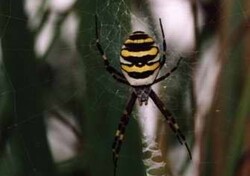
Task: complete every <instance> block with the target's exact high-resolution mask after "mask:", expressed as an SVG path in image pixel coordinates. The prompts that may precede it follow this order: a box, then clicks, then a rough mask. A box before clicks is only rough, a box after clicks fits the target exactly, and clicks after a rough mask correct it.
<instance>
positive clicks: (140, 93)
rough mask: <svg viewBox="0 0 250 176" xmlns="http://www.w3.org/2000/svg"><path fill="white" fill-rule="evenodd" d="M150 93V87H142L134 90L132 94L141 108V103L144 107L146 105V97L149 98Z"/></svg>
mask: <svg viewBox="0 0 250 176" xmlns="http://www.w3.org/2000/svg"><path fill="white" fill-rule="evenodd" d="M150 91H151V87H149V86H142V87H135V88H134V92H135V94H136V96H137V99H138V101H139V105H140V106H142V105H143V103H145V105H147V104H148V97H149V93H150Z"/></svg>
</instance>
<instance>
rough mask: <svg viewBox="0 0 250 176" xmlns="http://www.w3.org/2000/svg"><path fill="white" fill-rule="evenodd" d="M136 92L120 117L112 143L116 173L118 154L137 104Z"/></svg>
mask: <svg viewBox="0 0 250 176" xmlns="http://www.w3.org/2000/svg"><path fill="white" fill-rule="evenodd" d="M136 98H137V97H136V94H135V93H134V92H133V93H132V95H131V97H130V99H129V101H128V103H127V105H126V108H125V110H124V112H123V115H122V117H121V119H120V123H119V125H118V129H117V131H116V135H115V139H114V142H113V145H112V151H113V163H114V175H116V169H117V161H118V156H119V152H120V150H121V146H122V142H123V139H124V134H125V129H126V126H127V125H128V122H129V115H130V114H131V112H132V109H133V107H134V104H135V100H136Z"/></svg>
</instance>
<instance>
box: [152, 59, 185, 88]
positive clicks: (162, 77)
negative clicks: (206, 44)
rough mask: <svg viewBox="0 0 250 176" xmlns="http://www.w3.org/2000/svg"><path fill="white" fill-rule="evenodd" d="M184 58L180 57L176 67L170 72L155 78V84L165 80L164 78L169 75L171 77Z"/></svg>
mask: <svg viewBox="0 0 250 176" xmlns="http://www.w3.org/2000/svg"><path fill="white" fill-rule="evenodd" d="M181 60H182V58H180V59H179V60H178V62H177V64H176V66H175V67H174V68H172V69H171V70H170V71H169V72H167V73H165V74H164V75H162V76H161V77H159V78H157V79H155V80H154V82H153V84H156V83H158V82H161V81H163V80H164V79H166V78H167V77H169V76H170V75H171V74H172V73H173V72H174V71H176V70H177V69H178V67H179V65H180V62H181Z"/></svg>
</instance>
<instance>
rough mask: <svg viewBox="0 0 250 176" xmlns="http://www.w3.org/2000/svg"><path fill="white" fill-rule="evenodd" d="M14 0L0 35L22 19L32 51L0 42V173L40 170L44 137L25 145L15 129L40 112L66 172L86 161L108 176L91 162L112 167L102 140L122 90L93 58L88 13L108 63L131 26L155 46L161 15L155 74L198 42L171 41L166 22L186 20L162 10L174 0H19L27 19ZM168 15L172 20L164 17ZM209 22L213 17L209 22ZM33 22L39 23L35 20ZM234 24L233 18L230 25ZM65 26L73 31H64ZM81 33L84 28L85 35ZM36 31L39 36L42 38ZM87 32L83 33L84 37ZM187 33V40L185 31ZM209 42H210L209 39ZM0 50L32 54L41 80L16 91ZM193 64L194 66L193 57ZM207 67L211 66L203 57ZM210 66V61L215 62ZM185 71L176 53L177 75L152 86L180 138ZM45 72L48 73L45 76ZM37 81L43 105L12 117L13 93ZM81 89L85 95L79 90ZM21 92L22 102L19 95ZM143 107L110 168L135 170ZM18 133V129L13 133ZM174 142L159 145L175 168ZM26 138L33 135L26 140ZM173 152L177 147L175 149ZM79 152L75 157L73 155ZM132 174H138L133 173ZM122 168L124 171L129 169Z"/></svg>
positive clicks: (237, 14)
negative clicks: (162, 55)
mask: <svg viewBox="0 0 250 176" xmlns="http://www.w3.org/2000/svg"><path fill="white" fill-rule="evenodd" d="M61 2H62V1H61ZM223 2H224V4H225V5H226V4H227V1H223ZM15 3H16V2H14V1H13V0H9V1H6V2H4V4H5V5H4V6H3V7H4V9H3V10H1V11H0V18H1V20H0V23H1V33H0V37H1V40H4V38H5V37H9V32H10V30H13V29H12V25H13V24H14V25H15V24H19V23H27V24H28V25H29V28H30V30H31V31H32V32H33V33H34V50H33V49H32V47H26V46H27V45H24V46H23V47H20V45H16V46H15V45H14V46H13V47H12V48H5V47H4V46H1V52H0V58H1V61H2V67H1V74H0V80H1V84H0V90H1V91H0V92H1V100H0V107H1V117H0V118H1V125H2V126H0V128H1V129H2V130H1V133H2V137H1V138H2V139H1V140H2V141H1V143H2V144H1V145H3V147H2V146H1V147H2V148H1V152H2V151H4V152H5V153H6V154H5V155H3V156H1V164H0V165H1V166H0V167H1V169H0V170H1V171H0V173H1V174H2V175H5V176H8V175H15V174H19V173H18V171H20V170H22V171H26V173H31V175H32V174H33V175H36V172H37V171H38V170H39V171H41V170H42V169H41V166H39V165H38V164H39V162H37V159H36V158H35V157H36V156H39V155H36V156H33V154H34V153H33V152H34V151H39V150H38V149H37V148H39V147H37V146H42V147H41V148H43V147H44V146H45V147H44V148H46V145H47V144H46V145H42V144H41V143H42V142H44V141H45V140H44V139H43V140H42V139H41V140H40V139H39V138H38V139H37V141H36V143H32V142H31V143H28V142H27V141H28V140H29V138H30V137H31V136H29V135H27V134H28V132H22V131H23V130H24V129H23V128H26V127H30V128H29V129H28V130H31V129H34V128H36V127H37V126H36V125H37V123H40V122H41V123H42V121H40V119H41V118H43V117H46V118H45V120H46V123H45V124H46V125H45V124H44V126H43V127H44V129H43V130H45V129H46V130H47V134H48V135H47V136H48V138H49V144H48V146H47V147H48V148H49V149H52V153H53V158H54V159H55V160H56V161H57V162H58V163H61V162H62V161H68V162H66V165H67V166H70V167H72V168H73V169H72V170H74V169H75V170H80V171H81V172H83V171H82V170H84V169H86V168H87V166H89V165H92V166H91V167H90V172H92V174H93V175H97V174H98V173H109V174H111V173H112V169H107V168H105V167H101V168H100V169H99V170H96V171H95V168H96V166H99V165H101V163H103V162H104V163H105V159H107V160H109V162H108V163H107V165H108V166H109V167H110V168H112V161H110V158H111V157H109V156H110V155H111V147H110V146H111V145H110V144H112V139H113V135H114V131H115V129H116V126H117V124H118V122H119V117H120V116H121V114H122V111H123V108H124V106H125V103H126V102H127V100H128V95H129V93H130V89H129V88H128V87H125V86H123V85H119V84H117V83H115V81H114V80H113V78H112V77H111V76H109V75H108V74H107V73H106V72H105V68H104V66H103V63H102V61H101V57H98V52H97V50H96V47H95V44H94V42H95V35H94V32H93V31H94V30H95V26H94V16H95V15H97V17H98V23H99V29H100V39H101V43H102V45H103V48H104V51H105V52H106V54H107V56H108V57H109V59H110V62H111V64H112V65H114V66H115V67H116V68H119V59H118V58H119V50H120V48H121V45H122V42H123V41H124V39H125V37H126V36H128V35H129V34H130V33H131V31H133V30H144V31H146V32H148V33H149V34H150V35H152V36H153V37H154V38H155V39H156V41H157V43H159V45H161V42H162V39H161V34H160V31H159V24H158V18H162V20H163V25H164V26H165V27H164V30H165V33H166V40H167V44H168V52H169V53H170V56H169V57H168V58H169V60H168V61H167V63H166V65H165V66H164V69H163V71H162V72H164V71H168V70H169V69H171V68H172V67H173V66H174V65H175V63H176V61H177V60H178V58H179V57H180V56H183V57H189V56H190V55H188V56H187V55H186V54H187V53H188V54H190V53H191V54H192V53H193V52H198V53H199V52H201V51H203V49H202V48H201V49H199V50H198V51H193V50H192V45H193V44H192V41H191V39H187V41H184V40H180V39H178V37H177V38H174V36H178V34H180V33H177V34H176V33H175V31H174V29H172V28H171V26H178V25H177V24H178V23H180V22H182V21H185V20H187V19H185V18H184V19H183V18H181V17H180V16H177V14H175V15H176V18H173V17H172V16H171V14H173V11H171V10H176V9H171V8H170V7H172V8H174V7H176V4H174V3H176V2H174V1H169V3H170V4H171V3H173V4H174V5H173V4H172V5H173V6H170V5H169V4H168V5H165V4H164V3H163V2H162V1H155V2H153V1H148V2H147V3H145V2H141V1H136V2H135V3H134V4H131V2H130V3H129V2H128V1H126V0H121V1H112V0H108V1H101V0H96V1H94V2H91V1H86V2H84V3H82V4H81V3H79V4H81V5H83V4H84V5H88V4H91V5H92V4H94V8H93V9H87V7H81V8H80V7H78V10H76V11H77V12H76V11H75V10H74V8H75V6H74V4H75V3H76V2H74V1H65V3H62V4H64V6H63V5H62V4H60V5H59V2H58V1H56V0H54V1H51V2H48V1H42V0H41V1H39V2H38V1H37V2H36V3H34V2H33V3H31V1H25V3H26V6H25V11H26V14H27V16H28V18H25V17H24V16H20V15H19V13H17V12H16V10H17V7H16V4H15ZM180 3H182V5H183V4H184V5H183V6H184V7H186V6H188V4H189V3H188V2H187V1H180ZM6 4H7V5H6ZM28 4H29V5H30V6H29V5H28ZM76 4H77V3H76ZM162 4H164V5H162ZM77 5H78V4H77ZM131 6H132V8H131ZM180 6H181V5H180ZM72 7H74V8H72ZM243 7H244V5H243V2H240V1H238V2H237V3H236V6H235V9H236V10H234V11H233V12H232V18H242V19H245V18H247V13H248V11H247V10H244V8H243ZM32 8H33V11H32ZM189 8H190V7H189ZM48 9H49V10H48ZM72 9H73V10H72ZM76 9H77V8H76ZM217 10H218V12H220V10H221V9H220V8H218V9H217ZM38 12H39V13H38ZM184 12H185V14H184V16H185V17H187V16H190V17H191V16H192V14H191V12H190V11H189V12H187V11H184ZM46 13H48V17H46V15H44V14H46ZM200 13H202V12H200ZM203 13H204V12H203ZM61 18H62V20H61ZM81 18H83V19H84V20H85V21H84V20H83V21H84V22H83V23H85V24H84V25H83V26H81V24H80V20H81ZM43 20H44V22H43ZM172 20H173V21H174V22H176V23H170V21H172ZM173 21H172V22H173ZM236 21H237V20H236ZM203 23H204V21H203ZM209 23H214V21H209ZM39 24H40V25H41V24H43V25H41V26H40V25H39ZM87 24H88V25H87ZM57 25H58V26H59V28H60V29H59V30H58V29H57V28H58V26H57ZM202 25H204V24H202V22H201V26H202ZM234 25H238V24H235V23H234ZM70 27H72V28H73V29H70ZM179 29H180V30H181V31H183V27H180V26H179ZM188 29H189V28H188V27H187V28H186V30H188ZM190 30H191V29H190ZM46 31H47V32H46ZM58 33H59V35H58ZM182 33H183V32H182ZM187 33H188V32H187ZM77 34H78V35H80V36H81V35H82V37H80V39H83V41H81V40H79V39H78V38H77V36H78V35H77ZM84 34H90V36H87V35H84ZM44 36H47V38H45V37H44ZM88 37H89V38H90V39H85V38H88ZM44 38H45V39H44ZM190 38H192V36H191V37H190ZM16 40H18V39H16ZM77 40H78V42H77ZM12 41H15V40H12ZM86 41H87V42H86ZM17 42H20V41H17ZM185 42H187V45H184V44H183V43H185ZM76 43H77V44H76ZM211 43H212V42H211ZM211 45H215V44H214V43H212V44H211ZM190 46H191V47H190ZM211 48H212V47H211ZM6 50H12V51H13V52H19V54H20V55H21V57H20V58H23V57H22V55H24V56H26V53H27V52H30V53H34V55H35V56H36V58H38V59H37V60H38V62H41V63H42V64H41V65H42V66H41V68H39V71H41V74H42V80H43V82H42V84H41V83H39V82H37V81H35V84H33V83H31V82H26V81H25V80H23V82H22V81H20V82H22V83H23V84H21V86H20V87H18V89H17V88H16V85H15V81H13V76H12V74H13V73H12V72H11V73H10V71H8V69H9V67H8V66H7V65H8V64H12V63H9V61H7V60H5V59H4V58H3V57H4V56H5V55H4V54H3V53H4V52H6ZM78 50H83V51H78ZM204 50H205V49H204ZM230 54H231V53H229V55H230ZM204 58H205V56H204ZM16 59H18V56H17V58H16ZM207 60H208V59H207ZM194 64H195V65H199V63H194ZM203 64H204V63H203ZM201 65H202V63H201ZM210 65H213V64H211V63H210ZM214 65H216V63H215V64H214ZM18 69H21V68H20V67H18V66H16V70H18ZM192 71H193V70H192V66H190V64H189V61H188V60H187V59H183V62H182V65H181V68H180V71H177V73H176V74H175V75H172V76H171V77H170V78H169V79H168V80H167V81H165V82H163V83H161V84H159V85H158V86H156V87H154V89H155V90H156V91H157V93H158V95H159V96H160V98H161V99H162V100H163V101H164V102H165V103H166V105H167V107H169V109H170V110H171V111H172V112H173V114H174V116H175V117H176V118H177V121H178V123H179V125H180V126H181V129H183V131H184V132H185V134H186V136H187V137H188V139H190V136H194V135H195V134H194V127H193V126H192V125H191V121H192V118H191V117H188V119H187V118H186V116H185V115H187V114H189V115H190V113H191V112H190V108H192V106H191V105H190V100H188V99H190V96H191V95H190V90H188V89H189V86H188V85H190V84H191V82H190V81H191V79H192V78H193V76H192ZM20 72H21V70H20ZM17 73H18V72H16V74H17ZM18 74H21V73H18ZM50 74H52V76H51V75H50ZM232 74H233V73H232ZM44 75H45V78H44ZM197 79H198V78H197ZM25 83H27V84H25ZM41 86H44V87H45V88H44V87H43V88H44V89H45V90H46V91H45V92H46V93H45V99H46V103H47V104H46V105H45V107H43V108H42V110H41V109H40V110H38V111H33V110H31V111H30V113H27V115H26V116H25V117H24V118H23V119H20V116H22V115H20V113H22V111H20V107H17V106H20V103H19V101H20V100H17V95H20V94H22V91H23V90H24V91H25V90H32V89H31V87H34V88H37V87H41ZM38 91H39V90H38ZM181 91H184V92H181ZM166 92H167V93H166ZM86 94H89V95H87V96H85V95H86ZM23 95H25V94H23ZM235 96H236V95H235ZM23 97H24V101H25V100H26V98H27V97H25V96H23ZM86 97H87V98H86ZM40 98H42V97H40ZM111 98H112V100H111ZM27 100H28V98H27ZM201 101H203V100H201ZM150 103H151V102H150ZM24 104H25V102H24ZM180 107H181V108H180ZM143 108H147V107H143ZM148 109H149V111H148V112H146V110H145V109H144V110H142V111H141V110H139V108H138V107H137V109H134V112H133V113H132V118H131V122H130V124H129V127H128V129H127V133H126V140H125V143H124V145H123V147H122V152H121V157H120V160H121V161H119V162H120V164H119V168H118V170H119V169H121V170H125V168H131V170H134V171H135V170H137V169H138V170H139V169H141V170H143V164H142V161H141V141H138V139H141V135H143V134H144V133H145V132H143V131H141V129H143V128H141V129H140V125H138V124H140V118H143V116H147V114H148V113H151V112H152V111H157V110H156V107H155V106H151V105H150V107H149V108H148ZM150 110H151V111H150ZM82 111H84V112H82ZM145 112H146V114H145ZM143 113H144V114H143ZM89 114H91V116H88V115H89ZM152 116H155V117H156V118H158V117H159V116H160V115H159V114H157V112H155V114H153V115H152ZM160 118H161V117H159V118H158V121H157V122H156V123H164V122H162V121H161V120H160V122H159V119H160ZM55 119H56V120H55ZM65 119H66V120H65ZM100 119H101V120H100ZM85 120H87V122H85ZM85 123H86V124H87V125H86V124H85ZM230 123H231V121H228V122H225V124H224V125H225V127H226V128H229V127H230V126H231V125H230ZM45 126H46V128H45ZM138 127H139V128H138ZM157 127H159V128H160V129H158V132H157V137H159V136H161V135H162V134H164V135H165V133H167V134H168V133H169V134H170V135H169V136H171V131H170V130H168V131H167V132H166V131H165V129H163V127H160V126H157ZM88 128H89V129H88ZM161 129H162V130H161ZM20 131H21V133H20V135H17V134H18V133H19V132H20ZM41 131H42V130H41ZM84 132H86V135H85V134H84V135H83V136H84V137H83V136H82V133H84ZM30 133H32V132H30ZM38 133H39V132H38ZM60 133H62V135H59V134H60ZM205 133H206V132H205ZM13 134H14V135H13ZM34 135H36V132H34ZM45 135H46V133H44V135H41V134H40V137H44V136H45ZM13 136H14V137H13ZM167 136H168V135H167ZM58 138H59V140H58ZM60 138H61V140H60ZM89 138H90V139H89ZM69 139H72V140H69ZM85 139H86V141H85ZM82 140H83V141H82ZM98 140H99V141H98ZM174 140H175V139H174V137H173V139H172V137H171V140H168V141H170V143H171V144H170V145H169V146H171V147H170V149H169V147H166V148H168V154H169V155H170V158H177V159H171V163H173V164H172V165H174V166H169V167H172V168H174V169H171V170H173V172H174V173H177V172H178V171H179V170H181V169H180V168H181V167H182V166H180V165H181V164H178V163H181V162H179V161H180V160H182V158H183V157H184V158H185V155H186V154H185V153H184V151H185V149H184V148H183V147H178V145H179V144H178V143H177V142H175V141H174ZM31 141H35V140H34V139H32V140H31ZM188 141H191V140H188ZM84 142H85V143H84ZM165 142H166V141H165ZM16 143H17V144H18V145H17V146H18V147H16V148H15V147H13V146H15V145H14V144H16ZM172 143H173V144H172ZM33 144H36V145H35V146H36V147H35V148H36V150H34V151H32V150H33V147H32V145H33ZM29 145H30V146H29ZM60 146H65V147H60ZM172 148H175V149H172ZM85 150H86V151H90V153H89V154H86V153H84V151H85ZM41 151H42V152H45V153H46V152H48V151H47V150H46V149H44V150H41ZM180 152H182V154H181V155H180ZM20 153H22V154H20ZM48 153H49V152H48ZM56 153H57V154H56ZM62 153H65V157H63V156H60V155H62ZM79 153H80V156H77V154H79ZM168 154H167V155H168ZM17 156H18V157H17ZM81 156H83V158H84V157H85V156H87V158H89V163H88V161H86V160H84V159H81ZM46 157H47V158H46ZM50 157H51V156H50V154H47V155H46V156H45V157H44V158H43V160H42V162H44V161H48V163H50V164H52V161H51V160H52V159H51V158H50ZM23 158H24V159H23ZM72 158H73V159H72ZM74 158H77V160H79V161H84V162H85V164H83V165H84V166H82V168H81V167H80V166H79V167H76V166H75V161H74ZM166 158H167V157H166ZM22 159H23V160H22ZM227 159H229V160H230V159H231V156H230V155H229V156H228V157H227ZM96 160H98V161H97V163H95V161H96ZM21 161H23V162H26V163H25V164H23V165H22V164H20V163H21ZM59 161H60V162H59ZM42 162H41V163H42ZM84 162H83V163H84ZM194 162H195V161H194ZM41 163H40V164H41ZM69 163H73V164H69ZM79 163H81V162H79ZM86 163H87V164H86ZM128 163H130V164H128ZM201 163H202V164H204V165H205V166H204V167H206V166H207V167H210V166H211V167H212V165H216V164H217V163H219V161H214V160H209V158H208V159H207V158H205V159H204V160H203V161H202V162H201ZM16 165H18V166H16ZM41 165H42V164H41ZM48 165H49V164H48ZM131 165H132V166H131ZM22 167H24V168H25V167H26V169H27V170H30V171H27V170H25V169H22ZM187 167H188V168H189V169H186V170H185V169H184V170H185V171H184V172H183V175H188V174H190V173H191V172H195V171H194V169H192V168H191V166H190V165H188V164H187ZM60 168H62V170H63V169H64V168H65V167H64V166H61V165H60ZM83 168H84V169H83ZM40 169H41V170H40ZM51 170H53V169H51ZM176 170H178V171H176ZM63 171H64V170H63ZM65 172H66V171H65ZM68 172H69V171H68ZM136 172H138V173H139V174H142V172H140V171H136ZM127 173H130V171H128V172H127ZM131 173H132V171H131ZM119 174H121V175H122V174H126V172H122V171H121V172H119ZM191 175H192V174H191Z"/></svg>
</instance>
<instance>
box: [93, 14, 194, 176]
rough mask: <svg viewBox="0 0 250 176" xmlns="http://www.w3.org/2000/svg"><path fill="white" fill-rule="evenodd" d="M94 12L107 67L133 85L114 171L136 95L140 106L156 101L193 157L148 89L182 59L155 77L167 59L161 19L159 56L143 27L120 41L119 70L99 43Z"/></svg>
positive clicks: (158, 103)
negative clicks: (121, 42) (149, 99)
mask: <svg viewBox="0 0 250 176" xmlns="http://www.w3.org/2000/svg"><path fill="white" fill-rule="evenodd" d="M97 23H98V22H97V16H96V19H95V25H96V47H97V49H98V51H99V53H100V55H101V56H102V58H103V61H104V65H105V67H106V70H107V71H108V72H109V73H110V74H111V75H112V76H113V78H114V79H116V80H117V81H118V82H121V83H124V84H126V85H128V86H130V87H132V88H133V92H132V94H131V97H130V99H129V101H128V103H127V105H126V107H125V110H124V112H123V114H122V116H121V119H120V123H119V125H118V129H117V131H116V134H115V139H114V142H113V145H112V151H113V163H114V175H115V173H116V168H117V161H118V155H119V152H120V149H121V146H122V142H123V139H124V134H125V129H126V126H127V124H128V122H129V116H130V114H131V111H132V108H133V106H134V104H135V101H136V99H138V101H139V104H140V106H141V105H143V104H145V105H147V103H148V98H149V97H150V98H151V99H152V100H153V102H154V103H155V105H156V106H157V107H158V108H159V110H160V111H161V113H162V114H163V115H164V117H165V119H166V121H167V123H168V125H169V127H170V128H171V130H172V131H173V132H174V133H175V135H176V137H177V139H178V141H179V142H180V143H181V144H182V145H185V146H186V148H187V151H188V154H189V157H190V159H192V156H191V151H190V149H189V147H188V144H187V142H186V139H185V136H184V135H183V134H182V132H181V130H180V128H179V126H178V124H177V123H176V120H175V119H174V117H173V116H172V114H171V113H170V112H169V110H167V109H166V107H165V106H164V104H163V102H162V101H161V100H160V98H159V97H158V96H157V95H156V93H155V92H154V91H153V90H152V89H151V86H152V85H153V84H155V83H158V82H160V81H162V80H164V79H165V78H167V77H168V76H170V75H171V73H173V72H174V71H175V70H176V69H177V68H178V66H179V64H180V61H181V59H179V60H178V62H177V64H176V66H175V67H174V68H172V69H171V70H170V71H169V72H167V73H165V74H164V75H163V76H161V77H157V76H158V73H159V71H160V70H161V68H162V67H163V65H164V63H165V60H166V50H167V45H166V41H165V34H164V31H163V27H162V22H161V19H159V23H160V29H161V33H162V38H163V43H162V47H163V54H162V58H161V54H160V50H159V47H158V46H157V44H156V43H155V41H154V39H153V38H152V37H150V36H149V35H148V34H146V33H145V32H143V31H135V32H133V33H132V34H131V35H129V36H128V38H127V39H126V40H125V42H124V43H123V45H122V48H121V51H120V66H121V71H122V73H120V72H119V71H118V70H116V69H115V68H114V67H113V66H111V65H110V63H109V61H108V58H107V56H106V55H105V53H104V50H103V48H102V46H101V44H100V39H99V32H98V24H97Z"/></svg>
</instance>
